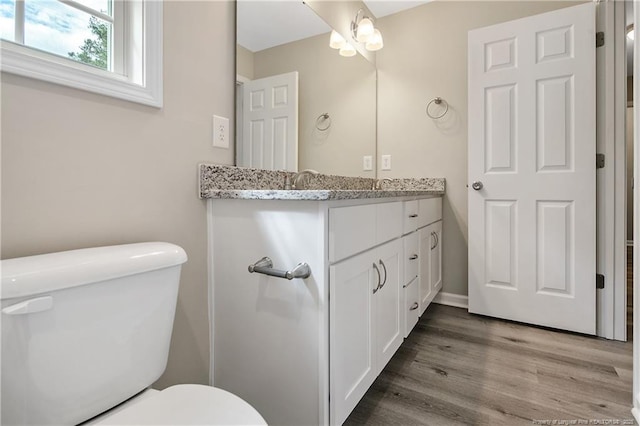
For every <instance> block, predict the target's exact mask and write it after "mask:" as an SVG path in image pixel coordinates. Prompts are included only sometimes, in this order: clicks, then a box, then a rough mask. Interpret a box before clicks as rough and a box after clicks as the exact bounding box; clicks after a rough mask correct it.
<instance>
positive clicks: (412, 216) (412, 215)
mask: <svg viewBox="0 0 640 426" xmlns="http://www.w3.org/2000/svg"><path fill="white" fill-rule="evenodd" d="M409 217H410V218H414V217H418V214H417V213H414V214H410V215H409Z"/></svg>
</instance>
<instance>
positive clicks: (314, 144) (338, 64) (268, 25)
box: [236, 0, 376, 177]
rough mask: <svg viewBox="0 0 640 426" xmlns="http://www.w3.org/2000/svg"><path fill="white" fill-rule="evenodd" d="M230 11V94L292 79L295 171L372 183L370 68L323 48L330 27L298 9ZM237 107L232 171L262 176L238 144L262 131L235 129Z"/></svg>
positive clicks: (243, 4) (263, 5) (243, 7)
mask: <svg viewBox="0 0 640 426" xmlns="http://www.w3.org/2000/svg"><path fill="white" fill-rule="evenodd" d="M237 8H238V9H237V44H238V45H237V48H236V70H237V71H236V72H237V81H238V82H239V83H241V85H240V86H236V87H240V88H241V89H242V90H243V91H246V90H245V89H246V88H247V87H248V86H247V85H248V84H249V82H253V81H254V80H261V79H266V78H268V77H274V76H278V75H282V74H289V73H291V72H297V73H298V109H297V112H298V127H297V139H298V144H297V146H298V149H297V162H298V169H300V170H302V169H314V170H317V171H319V172H321V173H325V174H333V175H342V176H362V177H375V157H376V151H375V150H376V69H375V66H373V64H371V63H370V62H369V61H367V60H366V59H365V58H364V57H362V56H361V55H356V56H353V57H343V56H340V55H339V53H338V51H337V50H335V49H332V48H330V47H329V39H330V34H331V27H330V26H329V25H328V24H327V23H325V22H324V21H323V20H322V19H321V18H320V17H319V16H318V15H316V13H315V12H314V11H313V10H312V9H311V8H309V7H308V6H307V5H305V4H304V3H302V2H283V1H275V0H274V1H270V0H267V1H239V2H237ZM258 98H259V96H258V95H256V100H258ZM236 99H237V103H238V105H237V108H236V124H237V129H236V165H240V166H251V167H258V168H267V167H269V166H268V165H259V164H258V163H247V162H246V160H245V158H246V154H247V150H246V149H245V147H244V146H242V144H240V143H239V141H241V140H246V138H247V137H251V135H249V136H248V135H247V134H246V130H247V129H249V128H251V126H253V129H254V131H255V132H256V134H261V133H260V132H262V131H263V130H266V127H264V126H262V125H261V124H259V123H258V122H255V123H254V124H252V125H248V124H247V123H246V122H245V123H244V124H242V122H243V118H242V115H243V110H241V109H240V106H241V104H242V103H243V100H242V99H241V97H240V95H239V94H238V96H237V97H236ZM244 107H246V105H245V106H244ZM325 114H326V115H325ZM324 117H329V119H326V118H324ZM265 125H266V123H265ZM261 126H262V127H261ZM325 128H326V129H325ZM265 134H266V135H268V132H267V133H265ZM254 136H255V135H254ZM254 139H259V138H254ZM288 141H291V138H289V139H288ZM254 142H255V143H254V144H253V146H254V148H255V149H256V150H257V147H258V146H259V141H254ZM263 148H265V149H266V148H268V147H266V146H265V147H263ZM276 155H278V154H276ZM365 157H366V158H368V159H369V161H368V162H365ZM371 160H374V161H371ZM267 163H269V162H267ZM265 164H266V163H265ZM276 168H281V167H279V166H276Z"/></svg>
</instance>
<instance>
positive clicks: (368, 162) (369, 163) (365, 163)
mask: <svg viewBox="0 0 640 426" xmlns="http://www.w3.org/2000/svg"><path fill="white" fill-rule="evenodd" d="M362 170H364V171H365V172H367V171H370V170H373V157H372V156H370V155H365V156H364V157H362Z"/></svg>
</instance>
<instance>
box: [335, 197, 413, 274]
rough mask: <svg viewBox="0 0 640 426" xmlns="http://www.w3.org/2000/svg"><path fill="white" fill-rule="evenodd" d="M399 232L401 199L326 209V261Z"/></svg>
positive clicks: (338, 258)
mask: <svg viewBox="0 0 640 426" xmlns="http://www.w3.org/2000/svg"><path fill="white" fill-rule="evenodd" d="M401 235H402V202H400V201H397V202H394V203H380V204H367V205H364V206H349V207H335V208H331V209H329V261H330V262H337V261H339V260H341V259H344V258H346V257H349V256H351V255H353V254H356V253H360V252H362V251H364V250H367V249H369V248H372V247H375V246H377V245H380V244H382V243H386V242H387V241H391V240H393V239H394V238H398V237H400V236H401Z"/></svg>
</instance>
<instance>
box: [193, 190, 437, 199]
mask: <svg viewBox="0 0 640 426" xmlns="http://www.w3.org/2000/svg"><path fill="white" fill-rule="evenodd" d="M424 195H444V191H441V190H436V189H432V190H428V189H423V190H400V189H398V190H385V189H379V190H364V189H361V190H358V189H290V190H286V189H219V190H216V189H211V190H209V191H208V192H207V193H206V194H205V196H204V197H203V198H227V199H228V198H236V199H241V200H300V201H304V200H307V201H309V200H314V201H324V200H356V199H368V198H389V197H412V196H424Z"/></svg>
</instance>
